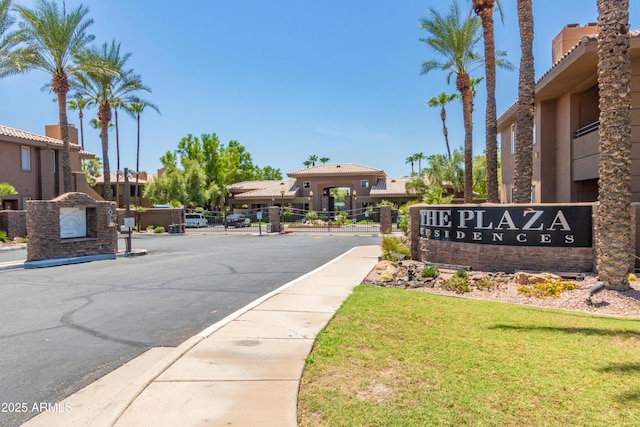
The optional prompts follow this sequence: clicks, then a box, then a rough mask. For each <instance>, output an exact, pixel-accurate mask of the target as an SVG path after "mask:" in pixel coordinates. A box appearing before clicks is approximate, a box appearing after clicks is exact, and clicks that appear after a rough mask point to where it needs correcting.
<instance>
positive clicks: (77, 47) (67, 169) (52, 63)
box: [6, 0, 94, 193]
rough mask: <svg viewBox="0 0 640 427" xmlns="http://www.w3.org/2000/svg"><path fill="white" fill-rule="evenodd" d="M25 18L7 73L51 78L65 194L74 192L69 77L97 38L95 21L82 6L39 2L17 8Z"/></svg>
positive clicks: (17, 6)
mask: <svg viewBox="0 0 640 427" xmlns="http://www.w3.org/2000/svg"><path fill="white" fill-rule="evenodd" d="M15 8H16V10H17V11H18V14H19V15H20V17H21V18H22V19H21V21H20V22H19V23H18V30H17V33H16V37H17V40H18V41H19V42H20V43H21V44H20V47H18V48H16V49H15V51H14V52H13V54H12V55H11V58H12V59H11V63H10V64H7V70H6V71H7V72H8V73H9V74H11V73H21V72H25V71H27V70H39V71H44V72H45V73H47V74H49V75H50V76H51V90H52V91H53V93H55V94H56V97H57V101H58V116H59V123H60V135H61V139H62V144H63V145H62V171H63V183H64V184H63V187H64V192H65V193H66V192H69V191H71V190H72V189H73V182H72V174H71V156H70V152H69V123H68V120H67V93H68V92H69V89H70V85H69V76H70V75H71V76H73V75H74V74H75V73H76V71H77V70H78V66H79V65H83V66H86V67H91V66H92V65H91V64H88V63H85V64H80V62H81V61H82V60H81V59H79V53H80V51H81V50H82V49H84V48H85V47H86V46H87V45H88V44H89V43H91V41H93V39H94V36H93V35H90V34H88V33H87V29H88V27H89V26H90V25H91V24H92V23H93V20H91V19H87V18H86V16H87V14H88V13H89V10H88V9H87V8H86V7H84V6H82V5H80V6H78V8H76V9H74V10H70V11H67V8H66V6H65V4H64V3H63V4H62V8H60V7H59V6H58V2H57V1H55V0H36V1H35V3H34V7H33V8H32V9H30V8H27V7H25V6H20V5H16V6H15Z"/></svg>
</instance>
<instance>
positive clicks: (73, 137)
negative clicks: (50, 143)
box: [44, 124, 78, 145]
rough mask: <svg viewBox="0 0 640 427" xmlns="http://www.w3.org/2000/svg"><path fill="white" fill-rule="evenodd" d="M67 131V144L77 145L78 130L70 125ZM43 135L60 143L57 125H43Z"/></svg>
mask: <svg viewBox="0 0 640 427" xmlns="http://www.w3.org/2000/svg"><path fill="white" fill-rule="evenodd" d="M68 129H69V143H70V144H76V145H78V129H76V127H75V126H74V125H72V124H70V125H69V126H68ZM44 134H45V135H46V136H48V137H49V138H55V139H59V140H61V141H62V132H61V129H60V124H57V125H45V127H44Z"/></svg>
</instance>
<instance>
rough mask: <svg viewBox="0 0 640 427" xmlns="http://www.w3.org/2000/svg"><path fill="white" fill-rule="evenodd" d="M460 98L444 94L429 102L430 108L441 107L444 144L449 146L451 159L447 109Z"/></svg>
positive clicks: (455, 94)
mask: <svg viewBox="0 0 640 427" xmlns="http://www.w3.org/2000/svg"><path fill="white" fill-rule="evenodd" d="M458 98H460V95H458V94H457V93H452V94H446V93H444V92H442V93H441V94H440V95H438V96H437V97H433V98H431V99H430V100H429V101H427V105H428V106H429V107H440V120H442V134H443V135H444V143H445V144H446V145H447V155H448V156H449V158H451V148H450V147H449V131H448V130H447V110H445V107H446V106H447V105H449V104H450V103H451V102H452V101H453V100H454V99H458Z"/></svg>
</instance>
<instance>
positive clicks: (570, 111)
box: [498, 24, 640, 203]
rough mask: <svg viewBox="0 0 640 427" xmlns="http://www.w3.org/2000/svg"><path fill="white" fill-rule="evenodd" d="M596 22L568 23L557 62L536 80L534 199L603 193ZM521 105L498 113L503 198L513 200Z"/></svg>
mask: <svg viewBox="0 0 640 427" xmlns="http://www.w3.org/2000/svg"><path fill="white" fill-rule="evenodd" d="M597 33H598V28H597V26H596V24H587V25H585V26H583V27H580V26H578V25H575V24H573V25H567V26H566V27H565V28H564V29H563V30H562V31H561V32H560V33H559V34H558V35H557V36H556V37H555V38H554V40H553V46H552V59H553V62H552V63H553V65H552V67H551V69H549V70H548V71H547V72H546V73H545V74H544V75H543V76H542V77H541V78H540V80H538V82H537V84H536V92H535V121H534V123H535V132H534V135H535V136H534V141H533V142H534V144H533V154H532V155H533V181H532V190H531V199H532V201H533V202H536V203H538V202H541V203H570V202H591V201H595V200H596V199H597V197H598V166H599V160H600V155H599V134H598V129H599V127H600V123H599V115H600V111H599V107H598V102H599V97H598V73H597V67H598V55H597ZM630 41H631V68H632V76H631V92H632V94H631V97H632V112H631V120H632V133H631V140H632V143H633V148H632V161H633V166H632V173H633V176H632V180H631V186H632V191H633V196H632V200H633V201H634V202H640V30H635V31H631V32H630ZM515 126H516V106H515V105H512V106H511V107H510V108H509V109H507V111H505V112H504V113H503V114H502V115H501V116H500V118H499V119H498V133H499V135H500V141H501V147H502V148H501V161H502V188H501V200H502V201H503V202H505V203H510V202H511V201H512V200H513V197H512V192H513V185H514V173H515Z"/></svg>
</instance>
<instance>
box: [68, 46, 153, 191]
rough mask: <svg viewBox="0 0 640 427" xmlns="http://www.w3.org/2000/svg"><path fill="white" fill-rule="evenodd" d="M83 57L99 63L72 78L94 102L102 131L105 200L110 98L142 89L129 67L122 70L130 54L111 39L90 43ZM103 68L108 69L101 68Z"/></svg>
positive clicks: (111, 99) (108, 174)
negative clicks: (105, 41) (91, 45)
mask: <svg viewBox="0 0 640 427" xmlns="http://www.w3.org/2000/svg"><path fill="white" fill-rule="evenodd" d="M82 56H83V58H87V60H88V61H89V62H91V63H101V64H102V67H101V68H100V69H97V70H95V71H94V70H84V71H83V72H82V73H80V74H78V75H77V76H76V78H75V79H74V81H73V85H74V88H75V89H76V91H77V92H78V93H79V94H80V95H82V96H83V97H84V98H86V99H87V100H89V102H91V103H93V104H96V105H97V106H98V119H99V120H100V123H101V126H102V131H101V132H100V139H101V142H102V158H103V164H102V167H103V170H104V180H105V183H104V185H105V186H104V194H103V197H104V198H105V200H111V199H112V196H113V193H112V191H111V175H110V173H111V170H110V167H109V134H108V132H107V129H108V126H109V123H110V122H111V118H112V110H111V109H112V102H113V101H114V100H116V102H118V101H117V100H119V99H122V98H124V97H126V96H133V94H134V93H135V92H137V91H139V90H144V86H143V85H142V84H141V81H140V77H139V76H138V75H136V74H133V72H132V70H125V68H124V67H125V65H126V63H127V61H128V60H129V58H130V57H131V54H129V53H126V54H121V53H120V44H119V43H116V42H115V41H112V42H111V44H109V43H103V44H102V46H101V47H99V48H97V47H91V48H89V49H86V50H85V51H84V52H83V53H82ZM103 70H110V72H105V71H103Z"/></svg>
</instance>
